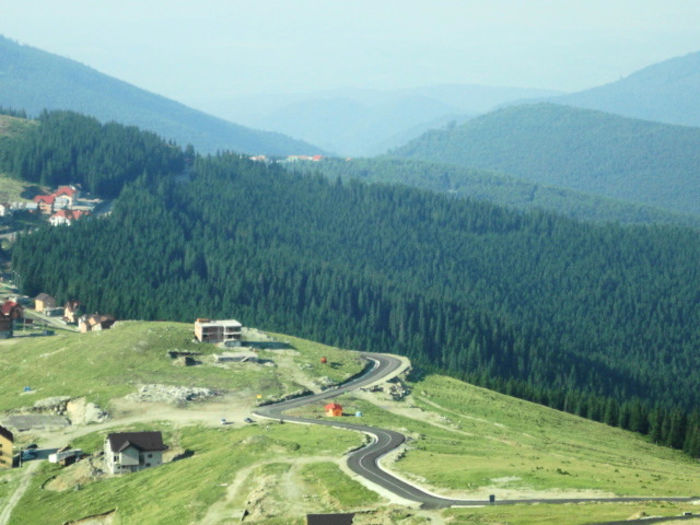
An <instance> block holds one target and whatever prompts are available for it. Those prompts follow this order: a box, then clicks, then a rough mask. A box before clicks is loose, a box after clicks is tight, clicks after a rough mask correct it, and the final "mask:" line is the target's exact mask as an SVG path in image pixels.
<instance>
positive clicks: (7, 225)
mask: <svg viewBox="0 0 700 525" xmlns="http://www.w3.org/2000/svg"><path fill="white" fill-rule="evenodd" d="M102 202H103V201H102V199H99V198H96V197H93V196H92V195H90V194H88V193H85V192H83V191H82V190H81V189H80V185H77V184H75V185H73V184H71V185H66V186H59V187H58V188H56V189H55V190H54V191H52V192H51V193H46V194H36V195H33V196H32V197H31V198H26V199H17V198H14V199H13V198H12V197H11V196H10V195H8V194H6V193H2V192H0V239H2V238H6V239H8V240H10V241H11V240H13V239H14V238H15V236H16V235H17V233H18V232H21V231H26V230H31V229H32V228H36V227H37V226H39V225H41V224H43V223H48V224H50V225H51V226H70V225H71V224H73V223H74V222H75V221H77V220H79V219H81V218H83V217H86V216H89V215H92V214H93V213H94V212H95V209H96V208H97V207H98V206H99V205H100V204H102Z"/></svg>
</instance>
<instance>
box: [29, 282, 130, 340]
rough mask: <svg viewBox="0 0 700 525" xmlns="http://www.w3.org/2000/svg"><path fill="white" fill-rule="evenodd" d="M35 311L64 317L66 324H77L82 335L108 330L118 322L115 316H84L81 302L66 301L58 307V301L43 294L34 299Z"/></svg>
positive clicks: (95, 314)
mask: <svg viewBox="0 0 700 525" xmlns="http://www.w3.org/2000/svg"><path fill="white" fill-rule="evenodd" d="M34 310H36V311H37V312H39V313H42V314H44V315H48V316H50V317H59V316H63V320H64V321H65V322H66V323H70V324H77V325H78V329H79V330H80V332H82V333H86V332H96V331H99V330H107V329H108V328H111V326H112V325H113V324H114V323H115V322H116V319H115V318H114V316H113V315H105V314H98V313H94V314H90V315H86V314H84V313H83V308H82V305H81V304H80V302H79V301H66V303H65V304H64V305H63V306H62V307H61V306H56V299H55V298H53V297H52V296H50V295H49V294H47V293H43V292H42V293H40V294H39V295H37V296H36V297H35V298H34Z"/></svg>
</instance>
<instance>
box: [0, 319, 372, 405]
mask: <svg viewBox="0 0 700 525" xmlns="http://www.w3.org/2000/svg"><path fill="white" fill-rule="evenodd" d="M289 339H290V343H292V350H291V351H290V350H280V351H276V350H263V351H260V352H259V356H260V358H261V359H270V360H275V359H276V355H275V353H276V352H277V353H278V354H280V355H282V354H284V355H285V356H287V357H289V358H290V359H291V360H292V361H293V362H294V363H296V365H297V368H299V367H302V366H304V367H305V368H309V369H313V367H315V366H316V363H317V362H319V360H320V355H327V356H328V359H329V361H332V362H333V363H337V365H336V366H335V367H326V368H325V369H324V374H325V375H326V376H328V377H330V379H332V380H333V381H340V380H342V379H344V378H346V377H348V376H351V375H353V374H355V373H357V372H359V371H360V370H361V369H362V367H363V363H362V362H361V361H360V360H359V359H357V357H356V355H355V354H353V353H349V352H347V351H341V350H339V349H335V348H332V347H327V346H323V345H318V344H316V343H311V342H306V341H304V340H301V339H294V338H289ZM192 340H193V335H192V326H191V325H190V324H183V323H171V322H156V323H144V322H138V321H121V322H118V323H117V324H115V325H114V327H113V328H111V329H110V330H105V331H101V332H90V333H86V334H79V333H68V332H56V335H53V336H46V337H18V338H14V339H9V340H4V341H0V367H2V369H3V371H4V375H3V388H2V390H0V411H4V410H8V409H12V408H17V407H22V406H29V405H32V404H33V403H34V402H35V401H36V400H39V399H43V398H46V397H50V396H59V395H65V396H73V397H79V396H86V397H87V399H88V401H92V402H94V403H96V404H97V405H99V406H101V407H104V408H107V407H108V406H109V401H110V400H111V399H114V398H117V397H122V396H124V395H126V394H129V393H131V392H134V391H135V390H136V389H137V387H138V385H139V384H147V383H159V384H167V385H177V386H188V387H207V388H211V389H214V390H217V391H222V392H227V391H237V392H243V393H250V395H251V396H252V397H253V398H254V396H256V395H257V394H261V395H262V396H263V398H266V397H277V396H280V395H284V394H286V393H289V392H293V391H296V390H298V389H300V388H301V385H299V384H297V383H296V382H295V381H294V380H293V379H292V378H291V377H290V374H288V373H286V371H285V370H284V369H281V368H279V367H277V366H264V365H258V364H253V363H230V364H227V365H226V366H217V365H214V364H213V354H215V353H221V352H222V350H221V349H218V348H216V346H214V345H209V344H200V343H195V342H193V341H192ZM168 351H182V352H199V353H201V354H202V355H201V356H196V357H197V359H198V360H200V361H201V362H202V364H201V365H197V366H190V367H184V366H174V364H173V359H171V358H170V357H169V355H168ZM321 352H322V354H321ZM25 386H29V387H31V388H32V391H31V392H30V393H23V388H24V387H25Z"/></svg>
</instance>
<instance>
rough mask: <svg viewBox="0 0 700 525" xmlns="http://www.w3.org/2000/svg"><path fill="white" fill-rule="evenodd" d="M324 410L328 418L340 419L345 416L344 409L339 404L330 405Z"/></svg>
mask: <svg viewBox="0 0 700 525" xmlns="http://www.w3.org/2000/svg"><path fill="white" fill-rule="evenodd" d="M324 408H325V409H326V415H327V416H331V417H339V416H342V415H343V407H342V406H340V405H339V404H338V403H328V404H327V405H326V406H325V407H324Z"/></svg>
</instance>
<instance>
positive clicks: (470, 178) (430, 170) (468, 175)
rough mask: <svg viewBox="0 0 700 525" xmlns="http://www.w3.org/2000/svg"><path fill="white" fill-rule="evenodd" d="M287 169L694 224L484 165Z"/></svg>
mask: <svg viewBox="0 0 700 525" xmlns="http://www.w3.org/2000/svg"><path fill="white" fill-rule="evenodd" d="M289 169H290V170H292V171H303V172H316V171H319V172H321V173H323V174H324V175H325V176H327V177H329V178H331V179H335V178H336V177H341V178H344V179H345V178H347V179H353V178H355V179H360V180H365V181H367V182H374V183H383V184H405V185H408V186H414V187H416V188H421V189H425V190H430V191H437V192H444V193H449V194H452V195H456V196H458V197H463V198H468V199H474V200H483V201H489V202H493V203H496V204H499V205H504V206H509V207H513V208H517V209H521V210H532V209H543V210H548V211H553V212H556V213H560V214H562V215H566V216H569V217H572V218H575V219H578V220H583V221H596V222H619V223H622V224H650V223H656V224H670V223H675V224H683V225H686V226H693V227H698V226H700V217H697V216H692V215H683V214H676V213H670V212H667V211H664V210H661V209H658V208H654V207H651V206H643V205H638V204H631V203H628V202H623V201H618V200H613V199H606V198H604V197H598V196H595V195H591V194H587V193H581V192H576V191H572V190H566V189H562V188H555V187H551V186H546V185H540V184H536V183H532V182H528V181H525V180H521V179H517V178H515V177H510V176H508V175H503V174H499V173H495V172H491V171H487V170H479V169H473V168H467V167H462V166H454V165H450V164H438V163H432V162H422V161H418V160H412V159H410V160H409V159H396V158H387V157H376V158H372V159H352V160H341V159H335V158H328V159H323V160H322V161H321V162H317V163H313V164H310V163H309V164H292V165H289Z"/></svg>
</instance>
